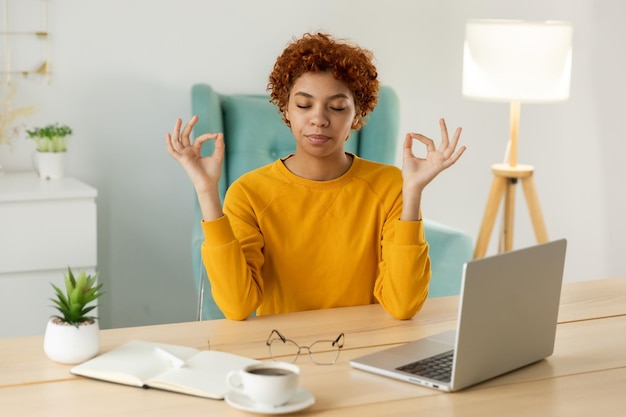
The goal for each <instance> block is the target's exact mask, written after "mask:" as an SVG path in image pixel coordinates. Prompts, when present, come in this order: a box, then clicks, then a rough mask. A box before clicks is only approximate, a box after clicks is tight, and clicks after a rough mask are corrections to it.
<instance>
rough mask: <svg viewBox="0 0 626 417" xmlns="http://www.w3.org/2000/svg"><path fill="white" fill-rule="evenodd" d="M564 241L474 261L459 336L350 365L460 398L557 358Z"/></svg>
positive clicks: (465, 284)
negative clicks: (484, 383)
mask: <svg viewBox="0 0 626 417" xmlns="http://www.w3.org/2000/svg"><path fill="white" fill-rule="evenodd" d="M566 245H567V242H566V240H565V239H561V240H555V241H552V242H548V243H544V244H540V245H536V246H531V247H528V248H524V249H519V250H515V251H510V252H505V253H502V254H499V255H495V256H491V257H487V258H482V259H478V260H474V261H470V262H467V263H466V264H465V266H464V268H463V280H462V283H461V295H460V305H459V316H458V321H457V329H456V330H452V331H448V332H444V333H439V334H436V335H434V336H431V337H427V338H424V339H419V340H416V341H413V342H409V343H407V344H405V345H402V346H397V347H393V348H389V349H385V350H382V351H379V352H376V353H372V354H369V355H366V356H362V357H359V358H356V359H353V360H351V361H350V365H351V366H353V367H354V368H357V369H362V370H364V371H369V372H373V373H376V374H380V375H384V376H387V377H391V378H396V379H400V380H403V381H407V382H412V383H415V384H420V385H425V386H427V387H431V388H436V389H439V390H442V391H458V390H460V389H463V388H466V387H469V386H471V385H474V384H477V383H479V382H482V381H485V380H488V379H491V378H494V377H497V376H499V375H502V374H504V373H507V372H510V371H512V370H515V369H518V368H521V367H523V366H525V365H528V364H531V363H533V362H536V361H539V360H541V359H544V358H545V357H547V356H550V355H551V354H552V352H553V350H554V338H555V333H556V324H557V315H558V310H559V302H560V296H561V283H562V280H563V268H564V263H565V248H566Z"/></svg>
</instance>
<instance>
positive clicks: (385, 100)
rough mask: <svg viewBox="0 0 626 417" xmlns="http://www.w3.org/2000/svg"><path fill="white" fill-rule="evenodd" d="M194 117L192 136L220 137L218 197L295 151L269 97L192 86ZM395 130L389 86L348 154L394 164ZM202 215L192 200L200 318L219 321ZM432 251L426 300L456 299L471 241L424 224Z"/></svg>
mask: <svg viewBox="0 0 626 417" xmlns="http://www.w3.org/2000/svg"><path fill="white" fill-rule="evenodd" d="M191 98H192V106H191V107H192V112H193V114H195V115H198V117H199V120H198V123H197V124H196V126H195V128H194V134H195V135H196V136H197V135H200V134H202V133H207V132H223V133H224V141H225V143H226V150H225V152H226V155H225V159H224V164H223V173H222V177H221V179H220V184H219V187H220V198H221V199H222V201H224V195H225V193H226V190H227V189H228V186H230V184H231V183H232V182H233V181H235V180H236V179H237V178H239V176H240V175H241V174H243V173H245V172H248V171H251V170H253V169H255V168H258V167H260V166H263V165H266V164H269V163H271V162H273V161H275V160H277V159H278V158H280V157H283V156H287V155H288V154H289V153H293V152H295V140H294V139H293V136H292V134H291V132H290V130H289V128H288V127H287V126H286V125H285V123H283V121H282V120H281V114H280V113H279V112H278V109H277V108H276V106H275V105H274V104H272V103H270V102H269V96H268V95H243V94H239V95H224V94H220V93H217V92H215V91H214V90H213V89H212V88H211V86H209V85H207V84H196V85H194V86H193V87H192V90H191ZM398 130H399V101H398V97H397V95H396V93H395V92H394V90H392V89H391V88H390V87H386V86H383V87H381V89H380V91H379V98H378V105H377V107H376V109H375V110H374V111H373V112H372V113H371V114H370V115H369V116H368V120H367V123H366V124H365V126H364V127H363V128H362V129H361V130H359V131H353V132H352V135H351V137H350V139H349V140H348V142H346V150H347V151H348V152H352V153H355V154H356V155H359V156H360V157H362V158H365V159H369V160H372V161H377V162H382V163H386V164H391V165H393V164H394V162H395V156H396V149H397V147H398V146H397V139H398ZM212 153H213V142H212V141H209V142H207V143H205V145H204V146H203V148H202V155H204V156H206V155H210V154H212ZM201 220H202V215H201V213H200V207H199V205H198V201H197V199H195V215H194V219H193V221H194V223H193V228H192V248H191V250H192V261H193V271H194V280H195V283H196V288H198V292H199V300H198V319H199V320H200V319H216V318H223V317H224V315H223V314H222V312H221V311H220V310H219V308H218V307H217V305H216V304H215V302H214V301H213V297H212V296H211V292H210V283H209V281H208V278H207V275H206V270H205V268H204V265H203V264H202V257H201V255H200V247H201V245H202V241H203V239H204V236H203V235H202V228H201V227H200V222H201ZM424 227H425V232H426V237H427V239H428V243H429V246H430V258H431V269H432V273H433V278H432V279H431V283H430V293H429V295H430V296H444V295H453V294H458V293H459V291H460V285H461V275H462V270H463V264H464V263H465V262H466V261H468V260H470V259H471V256H472V252H473V247H472V239H471V237H470V236H469V235H467V234H466V233H464V232H461V231H458V230H455V229H453V228H450V227H447V226H445V225H442V224H439V223H436V222H433V221H430V220H428V219H424Z"/></svg>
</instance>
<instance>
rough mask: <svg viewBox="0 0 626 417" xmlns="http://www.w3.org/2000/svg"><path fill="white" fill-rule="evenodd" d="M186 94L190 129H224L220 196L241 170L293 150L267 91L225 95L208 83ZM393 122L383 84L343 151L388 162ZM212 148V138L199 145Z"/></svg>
mask: <svg viewBox="0 0 626 417" xmlns="http://www.w3.org/2000/svg"><path fill="white" fill-rule="evenodd" d="M191 98H192V103H191V107H192V112H193V114H196V115H198V117H199V120H198V123H197V124H196V126H195V129H194V130H195V132H194V133H196V134H201V133H206V132H223V133H224V141H225V142H226V155H225V159H224V168H223V174H222V178H221V182H220V196H221V197H222V201H223V197H224V194H225V193H226V189H227V188H228V186H230V184H232V182H233V181H235V180H236V179H237V178H239V176H241V174H243V173H246V172H248V171H251V170H253V169H255V168H258V167H261V166H263V165H266V164H269V163H271V162H274V161H275V160H276V159H278V158H280V157H284V156H287V155H288V154H290V153H293V152H295V150H296V146H295V141H294V139H293V135H292V134H291V131H290V130H289V128H288V127H287V125H285V123H283V121H282V120H281V114H280V113H279V112H278V108H277V107H276V106H275V105H274V104H272V103H270V102H269V95H244V94H238V95H224V94H219V93H217V92H215V90H213V88H211V86H209V85H207V84H196V85H194V86H193V87H192V90H191ZM398 126H399V103H398V97H397V95H396V93H395V91H393V90H392V89H391V88H390V87H386V86H383V87H381V89H380V92H379V98H378V106H377V107H376V109H375V110H374V111H373V112H372V113H371V114H370V115H369V117H368V120H367V124H366V125H365V126H364V127H363V128H362V129H361V130H359V131H353V132H352V135H351V136H350V139H349V140H348V141H347V142H346V150H347V151H348V152H352V153H355V154H357V155H359V156H360V157H362V158H365V159H369V160H372V161H378V162H383V163H386V164H393V163H394V162H395V161H394V160H395V156H396V147H397V146H396V140H397V136H398ZM212 152H213V143H212V142H210V143H207V144H205V145H204V146H203V148H202V154H203V155H210V154H211V153H212Z"/></svg>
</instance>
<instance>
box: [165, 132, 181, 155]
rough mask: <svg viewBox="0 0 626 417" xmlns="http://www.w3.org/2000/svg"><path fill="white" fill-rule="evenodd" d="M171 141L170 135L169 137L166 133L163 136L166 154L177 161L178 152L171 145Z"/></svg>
mask: <svg viewBox="0 0 626 417" xmlns="http://www.w3.org/2000/svg"><path fill="white" fill-rule="evenodd" d="M172 142H173V139H172V135H170V134H169V133H167V134H166V135H165V146H166V147H167V152H168V153H169V154H170V155H171V156H172V157H173V158H174V159H178V155H179V153H178V151H177V150H176V149H174V145H173V144H172Z"/></svg>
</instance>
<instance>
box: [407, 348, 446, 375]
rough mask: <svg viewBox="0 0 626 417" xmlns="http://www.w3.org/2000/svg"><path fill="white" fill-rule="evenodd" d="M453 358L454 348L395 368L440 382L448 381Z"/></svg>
mask: <svg viewBox="0 0 626 417" xmlns="http://www.w3.org/2000/svg"><path fill="white" fill-rule="evenodd" d="M453 358H454V350H450V351H448V352H444V353H440V354H439V355H435V356H431V357H430V358H426V359H421V360H419V361H417V362H411V363H409V364H406V365H403V366H400V367H398V368H396V369H397V370H398V371H402V372H408V373H410V374H413V375H419V376H423V377H426V378H430V379H435V380H437V381H441V382H450V378H451V376H452V359H453Z"/></svg>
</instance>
